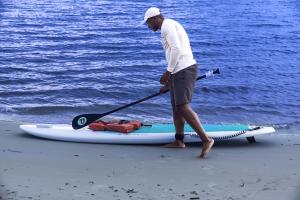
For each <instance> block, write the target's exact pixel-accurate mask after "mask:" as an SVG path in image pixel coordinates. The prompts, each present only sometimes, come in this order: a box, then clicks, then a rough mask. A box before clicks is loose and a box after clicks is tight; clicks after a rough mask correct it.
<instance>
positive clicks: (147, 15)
mask: <svg viewBox="0 0 300 200" xmlns="http://www.w3.org/2000/svg"><path fill="white" fill-rule="evenodd" d="M157 15H160V10H159V9H158V8H156V7H150V8H149V9H148V10H147V11H146V12H145V16H144V20H143V22H142V24H144V23H145V22H146V21H147V20H148V19H149V18H151V17H155V16H157Z"/></svg>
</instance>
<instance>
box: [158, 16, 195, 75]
mask: <svg viewBox="0 0 300 200" xmlns="http://www.w3.org/2000/svg"><path fill="white" fill-rule="evenodd" d="M161 38H162V44H163V47H164V50H165V54H166V60H167V63H168V67H167V70H168V71H169V72H171V73H172V74H174V73H176V72H178V71H180V70H182V69H185V68H187V67H189V66H191V65H194V64H196V61H195V59H194V57H193V53H192V49H191V45H190V41H189V38H188V35H187V33H186V32H185V30H184V28H183V27H182V26H181V25H180V24H179V23H178V22H176V21H175V20H172V19H165V20H164V21H163V23H162V26H161Z"/></svg>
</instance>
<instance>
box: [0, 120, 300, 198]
mask: <svg viewBox="0 0 300 200" xmlns="http://www.w3.org/2000/svg"><path fill="white" fill-rule="evenodd" d="M0 125H1V126H0V137H1V138H0V146H1V149H0V158H1V165H0V197H2V199H5V200H6V199H41V200H44V199H45V200H48V199H49V200H50V199H76V200H77V199H99V198H100V199H122V200H123V199H264V200H268V199H272V200H273V199H291V200H297V199H298V198H299V197H300V192H298V191H300V169H299V166H300V155H299V153H298V152H299V150H300V134H299V135H297V134H288V133H280V132H279V133H277V134H276V133H275V134H271V135H265V136H257V137H256V138H257V143H255V144H249V143H248V142H247V140H245V139H234V140H230V141H216V144H215V146H214V147H213V149H212V151H211V153H210V154H209V155H208V158H207V159H203V160H200V159H197V158H196V157H197V156H198V154H199V153H200V151H201V144H192V145H187V148H186V149H167V148H163V147H161V145H108V144H88V143H71V142H61V141H52V140H45V139H40V138H36V137H33V136H29V135H26V134H25V133H23V132H22V131H21V130H19V128H18V123H16V122H6V121H0ZM283 188H284V190H283ZM0 199H1V198H0Z"/></svg>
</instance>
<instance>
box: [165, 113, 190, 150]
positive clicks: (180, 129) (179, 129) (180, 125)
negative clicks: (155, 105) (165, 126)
mask: <svg viewBox="0 0 300 200" xmlns="http://www.w3.org/2000/svg"><path fill="white" fill-rule="evenodd" d="M173 121H174V125H175V130H176V133H175V134H176V135H175V138H176V141H175V142H172V143H170V144H167V145H165V147H168V148H185V144H184V142H183V137H184V124H185V120H184V118H183V117H182V115H180V113H178V111H177V110H176V109H175V107H173Z"/></svg>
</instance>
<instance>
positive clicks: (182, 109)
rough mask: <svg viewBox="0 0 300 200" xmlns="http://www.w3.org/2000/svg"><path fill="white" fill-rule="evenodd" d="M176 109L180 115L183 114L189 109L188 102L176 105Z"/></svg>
mask: <svg viewBox="0 0 300 200" xmlns="http://www.w3.org/2000/svg"><path fill="white" fill-rule="evenodd" d="M174 109H175V112H177V113H178V114H180V115H183V114H184V113H185V112H186V111H187V109H188V104H182V105H178V106H175V108H174Z"/></svg>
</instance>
